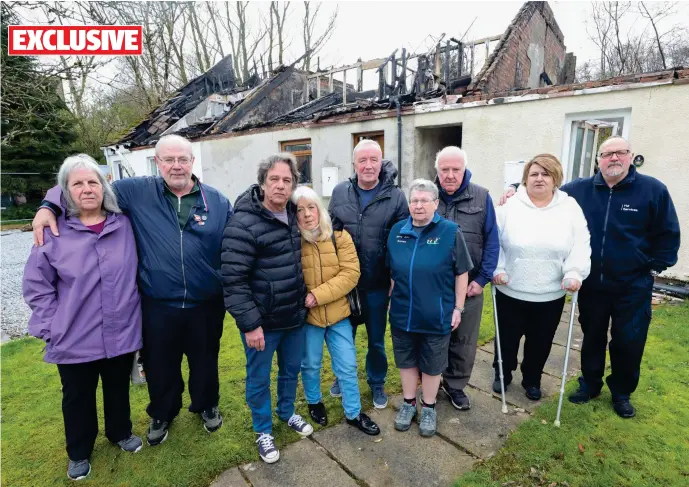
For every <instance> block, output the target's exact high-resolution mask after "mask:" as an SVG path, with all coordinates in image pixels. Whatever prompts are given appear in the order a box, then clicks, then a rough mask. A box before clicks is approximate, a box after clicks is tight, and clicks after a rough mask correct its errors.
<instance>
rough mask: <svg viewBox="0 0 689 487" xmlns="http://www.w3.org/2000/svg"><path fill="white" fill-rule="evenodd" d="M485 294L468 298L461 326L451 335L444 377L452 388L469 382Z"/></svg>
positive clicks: (459, 387)
mask: <svg viewBox="0 0 689 487" xmlns="http://www.w3.org/2000/svg"><path fill="white" fill-rule="evenodd" d="M482 311H483V294H479V295H478V296H474V297H472V298H467V299H466V302H465V303H464V313H463V314H462V322H461V323H460V324H459V327H457V329H456V330H455V331H453V332H452V335H451V336H450V349H449V351H448V354H447V369H445V372H443V379H444V380H445V381H446V382H447V384H448V385H449V386H450V387H451V388H452V389H464V388H465V387H466V386H467V384H468V383H469V377H471V370H472V369H473V368H474V360H475V359H476V344H477V342H478V332H479V328H480V327H481V312H482Z"/></svg>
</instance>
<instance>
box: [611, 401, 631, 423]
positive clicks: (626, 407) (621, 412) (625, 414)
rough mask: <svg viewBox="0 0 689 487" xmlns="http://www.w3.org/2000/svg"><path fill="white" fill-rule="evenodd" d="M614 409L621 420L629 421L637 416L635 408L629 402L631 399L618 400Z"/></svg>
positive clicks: (613, 405)
mask: <svg viewBox="0 0 689 487" xmlns="http://www.w3.org/2000/svg"><path fill="white" fill-rule="evenodd" d="M612 407H613V409H614V410H615V412H616V413H617V415H618V416H619V417H620V418H625V419H629V418H633V417H634V416H636V411H635V410H634V406H632V403H631V402H629V399H626V398H623V399H617V400H615V401H613V403H612Z"/></svg>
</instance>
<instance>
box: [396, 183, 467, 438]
mask: <svg viewBox="0 0 689 487" xmlns="http://www.w3.org/2000/svg"><path fill="white" fill-rule="evenodd" d="M409 198H410V199H409V212H410V213H411V216H410V217H409V218H407V219H406V220H402V221H400V222H398V223H396V224H395V226H393V227H392V230H391V231H390V236H389V237H388V245H387V247H388V255H387V259H388V265H389V267H390V272H391V279H392V283H391V287H392V288H391V292H392V299H391V302H390V329H391V334H392V347H393V351H394V355H395V364H396V365H397V368H399V369H400V376H401V379H402V391H403V393H404V401H403V402H402V404H401V406H400V410H399V412H398V413H397V417H396V419H395V429H397V430H399V431H406V430H408V429H409V428H410V426H411V422H412V420H413V419H414V417H415V416H416V414H417V409H416V387H417V383H418V378H419V371H420V372H421V376H422V387H423V405H422V408H421V420H420V422H419V430H420V433H421V435H422V436H433V435H434V434H435V430H436V424H437V414H436V411H435V397H436V395H437V393H438V388H439V386H440V374H441V373H442V371H443V370H445V368H446V367H447V351H448V346H449V342H450V332H451V331H452V330H454V329H456V328H457V327H458V326H460V322H461V317H462V311H464V299H465V298H466V293H467V284H468V272H469V271H470V270H471V269H472V268H473V263H472V262H471V258H470V257H469V251H468V250H467V247H466V243H465V242H464V237H463V236H462V232H461V231H460V229H459V226H458V225H457V224H456V223H454V222H451V221H449V220H446V219H445V218H443V217H441V216H440V215H438V214H437V213H436V212H435V211H436V209H437V208H438V188H437V186H436V185H435V184H433V182H432V181H429V180H426V179H416V180H414V181H413V182H412V183H411V186H410V188H409Z"/></svg>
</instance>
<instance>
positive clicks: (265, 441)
mask: <svg viewBox="0 0 689 487" xmlns="http://www.w3.org/2000/svg"><path fill="white" fill-rule="evenodd" d="M256 443H258V454H259V455H260V457H261V460H263V461H264V462H266V463H275V462H277V461H278V460H280V452H279V451H278V449H277V448H276V447H275V438H273V437H272V436H271V435H269V434H268V433H261V434H259V436H258V439H257V440H256Z"/></svg>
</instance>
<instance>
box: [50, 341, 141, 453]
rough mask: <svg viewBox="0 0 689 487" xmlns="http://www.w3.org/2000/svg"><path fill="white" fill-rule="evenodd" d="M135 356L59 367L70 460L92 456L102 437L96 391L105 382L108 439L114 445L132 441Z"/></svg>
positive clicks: (106, 434)
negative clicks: (130, 406)
mask: <svg viewBox="0 0 689 487" xmlns="http://www.w3.org/2000/svg"><path fill="white" fill-rule="evenodd" d="M133 360H134V354H133V353H126V354H124V355H120V356H118V357H114V358H110V359H102V360H95V361H93V362H84V363H80V364H58V366H57V370H58V372H59V373H60V380H61V381H62V416H63V418H64V421H65V437H66V440H67V455H68V456H69V459H70V460H74V461H78V460H85V459H88V458H89V457H90V456H91V452H92V451H93V445H94V444H95V442H96V436H98V413H97V411H96V388H97V387H98V377H100V378H101V380H102V381H103V409H104V413H105V414H104V416H105V436H106V437H107V438H108V440H110V441H112V442H113V443H117V442H118V441H121V440H124V439H127V438H129V435H131V434H132V422H131V419H130V417H129V380H130V377H131V371H132V362H133Z"/></svg>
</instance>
